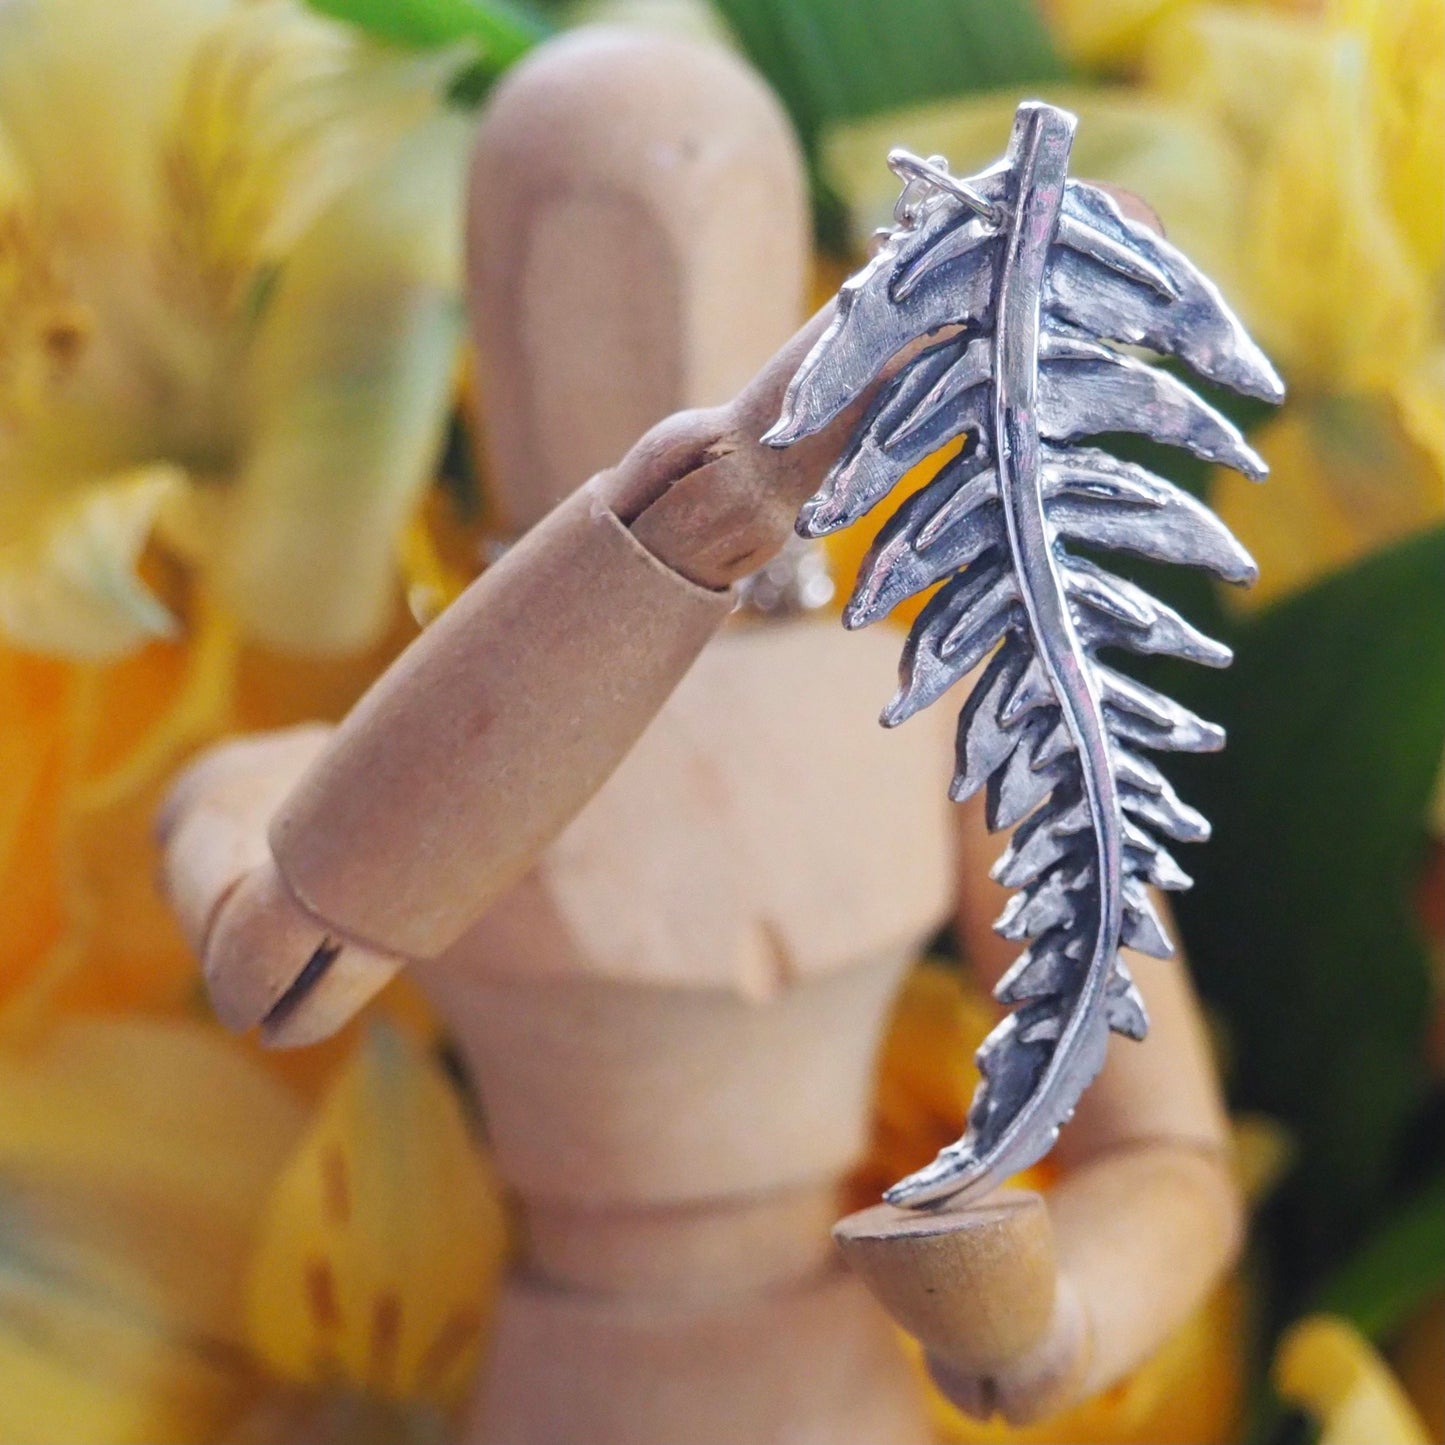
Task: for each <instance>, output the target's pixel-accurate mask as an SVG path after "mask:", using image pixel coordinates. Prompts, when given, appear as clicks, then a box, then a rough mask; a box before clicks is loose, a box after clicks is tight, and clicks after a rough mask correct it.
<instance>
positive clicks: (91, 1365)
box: [0, 1018, 506, 1445]
mask: <svg viewBox="0 0 1445 1445" xmlns="http://www.w3.org/2000/svg"><path fill="white" fill-rule="evenodd" d="M505 1243H506V1228H505V1222H504V1219H503V1216H502V1211H501V1205H500V1202H499V1195H498V1192H497V1190H496V1188H495V1186H494V1184H493V1182H492V1180H491V1178H490V1175H489V1174H488V1172H487V1169H486V1165H485V1163H484V1161H483V1159H482V1157H481V1155H480V1154H479V1153H478V1150H477V1148H476V1145H475V1143H474V1141H473V1139H472V1137H471V1133H470V1131H469V1129H468V1128H467V1125H466V1123H465V1121H464V1119H463V1118H462V1115H461V1112H460V1107H459V1104H458V1099H457V1094H456V1091H455V1090H454V1089H453V1088H452V1087H451V1085H450V1084H449V1083H448V1081H447V1080H446V1079H445V1077H444V1076H443V1075H442V1073H441V1072H440V1069H439V1068H438V1066H437V1064H436V1063H435V1062H434V1061H433V1060H432V1059H431V1058H429V1057H428V1056H427V1054H426V1053H425V1052H424V1051H423V1050H422V1049H421V1048H420V1047H419V1046H418V1045H417V1044H416V1043H413V1042H411V1040H410V1039H409V1038H407V1037H405V1036H404V1035H403V1034H402V1033H400V1032H398V1031H396V1030H393V1029H391V1028H387V1027H377V1028H375V1029H373V1031H372V1032H371V1033H370V1034H369V1035H367V1036H366V1037H364V1038H363V1039H361V1040H360V1041H357V1042H356V1043H355V1045H354V1047H353V1052H352V1056H351V1058H350V1060H349V1062H347V1064H346V1066H345V1067H344V1069H342V1071H341V1072H340V1074H339V1075H338V1076H337V1077H336V1078H335V1080H334V1081H333V1082H332V1084H331V1085H330V1087H329V1088H328V1090H327V1092H326V1094H325V1095H324V1097H323V1099H322V1101H321V1103H320V1105H319V1107H318V1109H317V1111H316V1113H315V1114H314V1116H313V1117H312V1119H311V1120H310V1122H309V1123H308V1122H307V1120H306V1113H305V1109H304V1107H303V1106H302V1104H301V1103H300V1101H299V1098H298V1096H297V1094H296V1093H295V1092H294V1091H293V1090H291V1089H290V1088H288V1087H287V1086H286V1085H285V1084H284V1083H282V1082H281V1081H279V1080H278V1079H277V1078H276V1077H275V1074H274V1071H273V1070H271V1069H269V1068H268V1067H266V1066H264V1065H263V1063H262V1061H261V1059H260V1057H259V1056H258V1054H257V1053H256V1052H255V1051H254V1050H253V1049H252V1048H250V1047H249V1046H248V1045H246V1044H243V1043H241V1042H239V1041H237V1040H234V1039H231V1038H229V1037H227V1036H226V1035H224V1034H223V1033H222V1032H221V1030H220V1029H219V1027H217V1026H216V1025H213V1024H199V1023H190V1022H182V1021H159V1020H147V1019H141V1018H92V1019H81V1018H73V1019H68V1020H64V1021H61V1022H60V1023H58V1024H56V1025H55V1026H54V1027H52V1028H51V1029H50V1030H48V1031H46V1033H45V1034H44V1036H43V1038H41V1039H39V1040H38V1041H36V1042H35V1043H33V1044H32V1045H30V1046H28V1047H25V1048H19V1047H16V1046H14V1045H11V1046H10V1047H8V1048H7V1049H5V1050H4V1051H0V1439H5V1440H24V1441H27V1442H33V1445H43V1442H51V1441H53V1442H56V1445H68V1442H73V1441H77V1440H95V1441H102V1440H103V1441H106V1442H107V1445H126V1442H131V1441H135V1442H138V1445H143V1442H153V1441H157V1440H166V1441H183V1440H185V1441H191V1440H199V1439H210V1438H216V1436H217V1433H218V1432H223V1433H224V1437H225V1438H227V1439H234V1440H237V1441H240V1440H247V1441H253V1442H259V1441H263V1440H282V1439H288V1438H289V1439H305V1440H307V1441H308V1442H312V1445H316V1442H320V1441H323V1440H333V1439H334V1440H337V1441H348V1442H353V1445H354V1442H356V1441H358V1440H360V1439H363V1438H376V1439H377V1440H391V1441H403V1440H411V1439H418V1440H419V1439H422V1438H426V1437H435V1436H436V1431H437V1428H438V1426H439V1423H440V1422H441V1421H442V1420H443V1419H444V1416H445V1412H446V1410H447V1409H448V1407H450V1406H452V1405H454V1404H455V1403H456V1401H457V1398H458V1396H459V1395H460V1393H461V1392H462V1391H463V1389H464V1388H465V1386H466V1385H467V1384H468V1382H469V1381H470V1378H471V1375H472V1372H473V1370H474V1368H475V1364H476V1359H477V1352H478V1350H479V1349H480V1347H481V1344H482V1343H483V1334H484V1330H485V1326H486V1323H487V1318H488V1313H489V1306H490V1301H491V1298H492V1295H493V1293H494V1291H495V1285H496V1281H497V1278H498V1274H499V1271H500V1268H501V1263H502V1260H503V1257H504V1250H505Z"/></svg>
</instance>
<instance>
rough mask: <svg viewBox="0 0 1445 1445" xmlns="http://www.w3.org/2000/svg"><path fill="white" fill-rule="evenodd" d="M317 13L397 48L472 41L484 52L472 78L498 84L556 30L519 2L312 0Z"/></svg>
mask: <svg viewBox="0 0 1445 1445" xmlns="http://www.w3.org/2000/svg"><path fill="white" fill-rule="evenodd" d="M307 3H308V4H309V5H310V6H311V8H312V9H313V10H318V11H320V12H321V14H323V15H329V16H330V17H331V18H332V19H333V20H344V21H346V22H347V23H349V24H351V25H355V26H356V27H357V28H358V29H359V30H365V31H366V32H367V33H368V34H369V35H373V36H375V37H376V38H377V39H378V40H384V41H386V42H388V43H389V44H392V45H405V46H412V47H416V48H419V49H429V48H433V47H436V46H442V45H456V44H459V43H461V42H465V41H471V42H472V43H473V44H475V45H476V47H477V49H478V51H479V59H478V61H477V63H476V65H475V66H469V67H468V68H467V70H466V71H465V72H464V75H465V76H467V77H473V76H484V77H485V78H486V79H488V80H495V79H496V77H497V76H499V75H500V74H501V73H502V72H503V71H504V70H505V69H506V68H507V67H508V66H509V65H510V64H511V63H512V62H513V61H514V60H517V59H519V58H520V57H521V56H523V55H525V54H526V52H527V51H528V50H530V49H531V48H532V46H533V45H535V44H536V43H537V42H538V41H539V40H542V39H544V38H545V37H546V36H547V35H548V34H549V33H550V29H551V27H550V26H549V25H548V23H547V22H546V21H545V20H543V19H542V18H541V17H540V16H539V15H537V14H535V13H533V12H532V11H531V10H530V9H528V8H527V7H526V6H524V5H521V4H518V3H516V0H307Z"/></svg>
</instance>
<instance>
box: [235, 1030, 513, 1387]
mask: <svg viewBox="0 0 1445 1445" xmlns="http://www.w3.org/2000/svg"><path fill="white" fill-rule="evenodd" d="M505 1244H506V1226H505V1220H504V1217H503V1214H502V1210H501V1205H500V1196H499V1194H498V1190H497V1187H496V1185H495V1183H494V1181H493V1180H492V1178H491V1176H490V1174H489V1172H488V1171H487V1169H486V1167H485V1165H484V1163H483V1160H482V1157H481V1155H480V1154H479V1153H478V1151H477V1149H476V1146H475V1144H474V1142H473V1140H472V1137H471V1132H470V1130H469V1129H468V1127H467V1124H466V1121H465V1119H464V1118H463V1117H462V1113H461V1108H460V1105H459V1103H458V1099H457V1094H456V1090H455V1089H454V1088H453V1087H452V1086H451V1085H450V1084H449V1083H448V1082H447V1080H446V1079H445V1078H444V1077H443V1076H442V1075H441V1073H440V1071H439V1070H438V1069H437V1067H436V1065H435V1064H434V1063H432V1062H430V1061H429V1060H428V1059H426V1058H425V1057H424V1056H423V1055H422V1054H421V1052H420V1051H419V1050H418V1048H417V1046H416V1045H415V1044H414V1043H412V1042H411V1041H410V1040H409V1039H407V1038H406V1037H405V1035H403V1034H402V1033H400V1032H398V1031H396V1030H395V1029H392V1028H390V1027H387V1026H385V1025H381V1024H378V1025H375V1026H373V1027H372V1029H371V1030H370V1031H369V1032H368V1033H366V1034H365V1035H364V1036H363V1038H362V1040H361V1042H360V1046H359V1048H358V1049H357V1052H356V1054H355V1056H354V1057H353V1059H352V1060H351V1062H350V1064H349V1065H348V1066H347V1067H346V1069H345V1070H344V1071H343V1072H342V1073H341V1075H340V1076H339V1077H338V1078H337V1079H336V1081H335V1082H334V1083H333V1085H332V1086H331V1088H330V1089H329V1091H328V1092H327V1095H326V1097H325V1099H324V1100H323V1102H322V1105H321V1109H320V1111H319V1113H318V1114H317V1116H316V1118H315V1120H314V1121H313V1123H312V1124H311V1126H310V1128H309V1129H308V1131H307V1133H306V1137H305V1138H304V1139H303V1140H302V1142H301V1145H300V1147H299V1148H298V1149H297V1150H296V1152H295V1154H294V1155H293V1157H292V1158H291V1160H290V1161H289V1163H288V1164H287V1165H286V1168H285V1169H284V1170H283V1172H282V1173H281V1175H280V1177H279V1179H278V1180H277V1183H276V1185H275V1188H274V1191H273V1193H272V1196H271V1199H270V1202H269V1203H268V1205H267V1208H266V1212H265V1219H264V1222H263V1225H262V1229H261V1233H260V1240H259V1245H258V1248H257V1251H256V1255H255V1258H254V1260H253V1262H252V1266H251V1272H250V1279H249V1285H248V1292H247V1299H248V1303H247V1311H246V1314H247V1322H248V1330H249V1335H250V1339H251V1341H252V1344H253V1345H254V1347H255V1349H256V1352H257V1353H258V1355H260V1357H261V1358H262V1359H264V1360H265V1361H266V1362H267V1363H268V1364H269V1365H270V1366H271V1367H272V1368H273V1369H274V1370H275V1371H277V1372H278V1373H279V1374H280V1375H282V1376H283V1377H285V1378H287V1379H292V1380H295V1381H298V1382H301V1383H305V1384H313V1385H319V1386H333V1387H334V1386H335V1385H336V1384H338V1383H341V1382H344V1383H347V1384H350V1385H351V1386H353V1387H354V1388H358V1389H363V1390H365V1391H367V1392H369V1393H371V1394H374V1395H378V1396H381V1397H383V1398H387V1399H405V1398H408V1397H420V1398H421V1399H423V1400H429V1401H432V1402H436V1403H444V1404H445V1403H454V1402H455V1401H456V1399H457V1398H458V1396H459V1395H460V1394H461V1392H462V1391H463V1390H464V1389H465V1388H466V1386H467V1384H468V1383H469V1382H470V1380H471V1377H472V1374H473V1372H474V1370H475V1367H476V1362H477V1353H478V1350H479V1349H480V1346H481V1343H482V1335H483V1330H484V1328H485V1326H486V1323H487V1306H488V1303H489V1301H490V1299H491V1296H492V1294H493V1293H494V1290H495V1286H496V1283H497V1279H498V1276H499V1273H500V1270H501V1266H502V1262H503V1258H504V1254H505Z"/></svg>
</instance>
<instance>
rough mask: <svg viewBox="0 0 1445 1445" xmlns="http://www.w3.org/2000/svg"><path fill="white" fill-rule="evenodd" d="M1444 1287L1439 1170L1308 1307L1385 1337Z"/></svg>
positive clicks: (1443, 1196)
mask: <svg viewBox="0 0 1445 1445" xmlns="http://www.w3.org/2000/svg"><path fill="white" fill-rule="evenodd" d="M1442 1289H1445V1174H1441V1175H1438V1176H1437V1177H1436V1178H1435V1179H1434V1180H1433V1181H1432V1182H1431V1183H1430V1184H1429V1185H1427V1186H1426V1187H1425V1188H1424V1189H1422V1190H1421V1191H1420V1192H1419V1193H1418V1194H1416V1195H1415V1196H1414V1197H1413V1198H1411V1199H1410V1200H1409V1201H1408V1202H1407V1203H1406V1204H1405V1205H1404V1207H1403V1208H1401V1209H1399V1210H1398V1211H1397V1212H1396V1213H1395V1214H1393V1215H1392V1216H1391V1217H1390V1218H1389V1219H1387V1220H1386V1221H1385V1223H1384V1224H1383V1225H1380V1226H1378V1227H1377V1228H1376V1229H1375V1231H1374V1232H1373V1233H1372V1234H1371V1236H1370V1237H1369V1239H1368V1240H1366V1242H1365V1243H1364V1244H1363V1245H1362V1246H1361V1247H1360V1248H1359V1249H1358V1250H1357V1251H1356V1252H1355V1253H1354V1254H1353V1255H1352V1256H1351V1257H1350V1258H1349V1260H1348V1261H1347V1262H1346V1263H1345V1265H1344V1266H1343V1267H1342V1268H1341V1269H1340V1270H1339V1271H1338V1272H1337V1273H1336V1274H1335V1275H1334V1276H1333V1277H1332V1278H1331V1279H1330V1280H1329V1281H1328V1282H1327V1283H1326V1285H1325V1287H1324V1288H1323V1289H1322V1290H1321V1291H1320V1292H1319V1294H1318V1295H1317V1296H1316V1298H1315V1302H1314V1308H1315V1309H1318V1310H1324V1311H1327V1312H1328V1313H1330V1314H1336V1315H1344V1316H1345V1318H1346V1319H1348V1320H1350V1321H1352V1322H1353V1323H1354V1324H1355V1325H1357V1326H1358V1327H1359V1329H1360V1330H1362V1331H1363V1332H1364V1333H1365V1334H1367V1335H1369V1336H1371V1338H1373V1339H1376V1340H1383V1339H1386V1338H1388V1337H1389V1336H1390V1335H1391V1334H1392V1333H1394V1331H1395V1330H1397V1329H1399V1328H1400V1326H1401V1325H1403V1324H1404V1323H1405V1322H1406V1321H1407V1320H1408V1319H1409V1318H1410V1316H1411V1315H1413V1314H1414V1313H1415V1311H1416V1310H1418V1309H1420V1308H1421V1307H1422V1306H1423V1305H1424V1304H1425V1303H1426V1302H1427V1301H1428V1300H1430V1299H1431V1298H1433V1297H1434V1296H1435V1295H1437V1294H1439V1293H1440V1291H1441V1290H1442Z"/></svg>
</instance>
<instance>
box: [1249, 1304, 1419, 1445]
mask: <svg viewBox="0 0 1445 1445" xmlns="http://www.w3.org/2000/svg"><path fill="white" fill-rule="evenodd" d="M1272 1373H1273V1376H1274V1385H1275V1389H1277V1390H1278V1391H1279V1393H1280V1394H1281V1395H1283V1396H1284V1398H1285V1399H1286V1400H1288V1401H1290V1402H1291V1403H1292V1404H1295V1405H1298V1406H1300V1407H1301V1408H1302V1409H1305V1410H1307V1411H1308V1412H1309V1413H1310V1414H1311V1415H1313V1416H1314V1417H1315V1418H1316V1419H1317V1420H1318V1421H1319V1422H1320V1436H1319V1441H1320V1445H1358V1442H1360V1441H1363V1440H1368V1441H1370V1442H1371V1445H1429V1441H1430V1437H1429V1435H1428V1434H1426V1431H1425V1427H1424V1425H1423V1423H1422V1422H1421V1420H1420V1417H1419V1416H1418V1415H1417V1414H1416V1413H1415V1410H1414V1408H1413V1407H1412V1406H1411V1404H1410V1401H1409V1399H1408V1397H1407V1396H1406V1395H1405V1392H1404V1391H1403V1390H1402V1389H1401V1388H1400V1385H1399V1382H1398V1381H1397V1380H1396V1379H1395V1378H1394V1376H1392V1375H1391V1374H1390V1371H1389V1367H1388V1366H1387V1365H1386V1364H1385V1362H1384V1361H1383V1360H1382V1359H1381V1358H1380V1357H1379V1355H1378V1354H1376V1353H1375V1350H1374V1347H1373V1346H1372V1345H1371V1344H1370V1342H1369V1341H1368V1340H1367V1339H1366V1338H1365V1337H1364V1336H1363V1335H1362V1334H1361V1333H1360V1332H1359V1331H1358V1330H1357V1329H1356V1328H1355V1327H1354V1326H1353V1325H1352V1324H1350V1323H1348V1322H1347V1321H1346V1320H1343V1319H1338V1318H1336V1317H1335V1316H1333V1315H1310V1316H1308V1317H1307V1318H1305V1319H1302V1320H1300V1321H1298V1322H1297V1323H1296V1324H1295V1325H1293V1326H1292V1327H1291V1328H1290V1329H1289V1330H1288V1331H1287V1332H1286V1334H1285V1336H1284V1338H1283V1339H1282V1340H1281V1341H1280V1345H1279V1349H1278V1351H1277V1353H1276V1355H1275V1360H1274V1369H1273V1372H1272Z"/></svg>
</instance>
